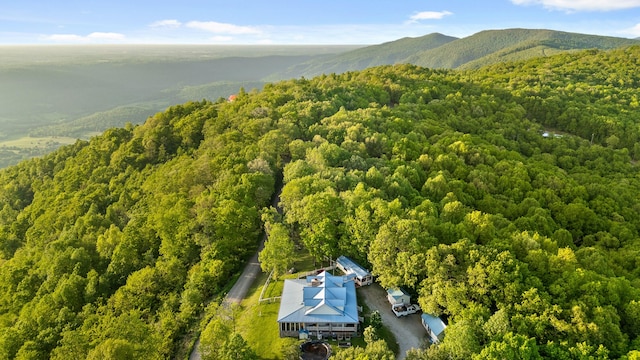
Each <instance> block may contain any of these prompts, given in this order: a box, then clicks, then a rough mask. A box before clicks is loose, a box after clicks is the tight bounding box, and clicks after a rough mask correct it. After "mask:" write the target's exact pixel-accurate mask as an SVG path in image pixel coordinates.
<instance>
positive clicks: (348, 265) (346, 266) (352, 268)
mask: <svg viewBox="0 0 640 360" xmlns="http://www.w3.org/2000/svg"><path fill="white" fill-rule="evenodd" d="M336 267H337V268H338V269H340V271H342V272H343V273H345V274H347V275H353V276H354V281H355V283H356V285H357V286H365V285H371V284H372V283H373V276H371V273H370V272H369V270H367V269H365V268H363V267H362V266H360V265H359V264H358V263H356V262H355V261H353V260H351V259H350V258H348V257H346V256H344V255H341V256H340V257H338V259H337V260H336Z"/></svg>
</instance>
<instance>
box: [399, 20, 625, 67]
mask: <svg viewBox="0 0 640 360" xmlns="http://www.w3.org/2000/svg"><path fill="white" fill-rule="evenodd" d="M633 44H638V41H636V40H632V39H624V38H616V37H608V36H597V35H585V34H577V33H568V32H562V31H553V30H533V29H507V30H487V31H481V32H479V33H477V34H474V35H471V36H468V37H465V38H462V39H458V40H456V41H452V42H450V43H448V44H445V45H443V46H441V47H439V48H437V49H429V50H425V51H422V52H420V53H417V54H414V55H412V56H410V57H408V58H407V59H405V60H406V62H408V63H411V64H416V65H419V66H424V67H430V68H449V69H454V68H458V67H465V66H466V67H479V66H481V65H486V64H490V63H496V62H500V61H510V60H524V59H527V58H531V57H538V56H546V55H550V54H551V53H557V52H561V51H571V50H583V49H603V50H606V49H613V48H618V47H621V46H628V45H633ZM532 50H533V51H532ZM547 52H549V53H547Z"/></svg>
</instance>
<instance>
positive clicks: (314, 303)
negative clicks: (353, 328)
mask: <svg viewBox="0 0 640 360" xmlns="http://www.w3.org/2000/svg"><path fill="white" fill-rule="evenodd" d="M278 322H292V323H344V324H357V323H358V322H359V321H358V307H357V300H356V286H355V284H354V282H353V280H348V279H347V278H346V277H344V276H333V275H331V274H328V273H327V272H322V273H320V274H318V275H311V276H308V277H307V279H296V280H289V279H287V280H285V281H284V289H283V290H282V298H281V300H280V310H279V312H278Z"/></svg>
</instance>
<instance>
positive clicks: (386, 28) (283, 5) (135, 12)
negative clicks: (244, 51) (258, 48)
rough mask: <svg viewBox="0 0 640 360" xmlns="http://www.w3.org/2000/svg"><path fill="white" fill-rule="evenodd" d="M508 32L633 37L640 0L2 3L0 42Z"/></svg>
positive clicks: (263, 40) (239, 40) (305, 39)
mask: <svg viewBox="0 0 640 360" xmlns="http://www.w3.org/2000/svg"><path fill="white" fill-rule="evenodd" d="M508 28H528V29H551V30H559V31H568V32H576V33H583V34H594V35H606V36H616V37H626V38H636V37H640V0H396V1H381V0H340V1H338V0H242V1H219V0H179V1H178V0H174V1H166V0H109V1H106V0H0V44H2V45H13V44H34V45H35V44H274V45H276V44H307V45H313V44H358V45H368V44H379V43H383V42H387V41H393V40H397V39H400V38H403V37H418V36H422V35H427V34H430V33H434V32H438V33H442V34H445V35H449V36H455V37H460V38H461V37H466V36H470V35H473V34H475V33H477V32H479V31H482V30H494V29H508ZM0 56H1V55H0Z"/></svg>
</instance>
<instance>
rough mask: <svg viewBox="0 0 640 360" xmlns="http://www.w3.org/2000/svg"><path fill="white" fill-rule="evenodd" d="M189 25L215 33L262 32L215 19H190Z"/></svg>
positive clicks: (242, 33) (241, 33)
mask: <svg viewBox="0 0 640 360" xmlns="http://www.w3.org/2000/svg"><path fill="white" fill-rule="evenodd" d="M186 26H187V27H189V28H192V29H198V30H204V31H208V32H212V33H215V34H231V35H247V34H260V33H261V31H260V30H258V29H257V28H255V27H251V26H239V25H233V24H226V23H219V22H215V21H189V22H188V23H187V24H186Z"/></svg>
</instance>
